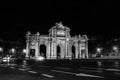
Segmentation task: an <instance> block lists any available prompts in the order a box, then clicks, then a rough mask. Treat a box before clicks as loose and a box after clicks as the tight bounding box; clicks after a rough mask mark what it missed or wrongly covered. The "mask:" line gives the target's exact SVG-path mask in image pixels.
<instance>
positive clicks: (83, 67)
mask: <svg viewBox="0 0 120 80" xmlns="http://www.w3.org/2000/svg"><path fill="white" fill-rule="evenodd" d="M80 68H85V69H97V70H101V69H104V68H89V67H80Z"/></svg>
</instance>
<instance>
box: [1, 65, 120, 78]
mask: <svg viewBox="0 0 120 80" xmlns="http://www.w3.org/2000/svg"><path fill="white" fill-rule="evenodd" d="M110 79H114V80H119V79H120V67H119V66H117V67H109V68H100V67H99V68H98V67H94V68H93V67H91V68H90V67H86V66H85V67H84V66H82V67H79V69H72V68H68V67H50V66H45V65H38V66H33V65H27V66H26V65H17V64H9V65H8V64H1V65H0V80H110Z"/></svg>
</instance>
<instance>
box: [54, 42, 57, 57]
mask: <svg viewBox="0 0 120 80" xmlns="http://www.w3.org/2000/svg"><path fill="white" fill-rule="evenodd" d="M53 58H54V59H56V58H57V56H56V43H53Z"/></svg>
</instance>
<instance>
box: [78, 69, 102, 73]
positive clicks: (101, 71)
mask: <svg viewBox="0 0 120 80" xmlns="http://www.w3.org/2000/svg"><path fill="white" fill-rule="evenodd" d="M79 70H82V71H90V72H98V73H102V72H103V71H97V70H96V71H95V70H86V69H79Z"/></svg>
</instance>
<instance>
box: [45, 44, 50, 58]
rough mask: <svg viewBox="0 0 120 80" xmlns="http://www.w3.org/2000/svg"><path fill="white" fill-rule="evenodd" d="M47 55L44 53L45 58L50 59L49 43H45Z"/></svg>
mask: <svg viewBox="0 0 120 80" xmlns="http://www.w3.org/2000/svg"><path fill="white" fill-rule="evenodd" d="M46 47H47V53H46V58H47V59H50V42H48V43H47V46H46Z"/></svg>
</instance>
